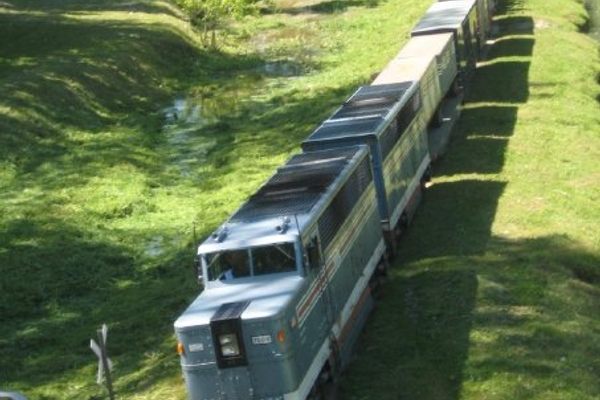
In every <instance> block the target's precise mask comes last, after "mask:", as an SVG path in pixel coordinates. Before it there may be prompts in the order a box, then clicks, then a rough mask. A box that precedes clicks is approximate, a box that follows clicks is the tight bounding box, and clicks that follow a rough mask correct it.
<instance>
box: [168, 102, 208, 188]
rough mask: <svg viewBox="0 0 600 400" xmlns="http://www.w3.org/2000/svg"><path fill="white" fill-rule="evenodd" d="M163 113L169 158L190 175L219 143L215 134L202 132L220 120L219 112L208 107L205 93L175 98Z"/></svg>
mask: <svg viewBox="0 0 600 400" xmlns="http://www.w3.org/2000/svg"><path fill="white" fill-rule="evenodd" d="M163 115H164V120H165V122H164V125H163V132H164V133H165V137H166V140H167V143H168V145H169V148H170V150H171V151H170V152H169V154H170V160H171V162H172V163H173V165H174V166H175V167H176V168H178V169H179V172H180V173H181V175H182V176H186V177H189V176H191V175H192V174H193V172H194V169H196V168H198V166H199V165H200V164H201V163H202V162H203V161H204V160H205V158H206V156H207V155H208V153H209V151H210V150H211V149H212V148H213V147H214V146H215V145H216V144H217V140H216V139H215V138H210V137H206V135H202V128H204V127H206V126H208V125H211V124H214V123H216V122H218V120H219V116H218V115H217V114H216V113H214V112H211V111H210V108H209V107H205V101H204V98H203V97H202V96H199V97H179V98H176V99H175V100H174V101H173V104H172V105H171V106H169V107H166V108H165V109H163Z"/></svg>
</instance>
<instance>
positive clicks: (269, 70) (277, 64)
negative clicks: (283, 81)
mask: <svg viewBox="0 0 600 400" xmlns="http://www.w3.org/2000/svg"><path fill="white" fill-rule="evenodd" d="M302 70H303V69H302V66H300V64H298V63H295V62H293V61H291V60H288V61H271V62H267V63H265V64H264V65H262V66H261V67H260V68H259V69H258V71H259V72H261V73H263V74H264V75H267V76H271V77H273V76H281V77H292V76H298V75H301V74H302V72H303V71H302Z"/></svg>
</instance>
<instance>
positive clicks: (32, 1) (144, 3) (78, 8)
mask: <svg viewBox="0 0 600 400" xmlns="http://www.w3.org/2000/svg"><path fill="white" fill-rule="evenodd" d="M6 4H7V6H8V7H9V8H10V9H12V10H19V11H29V10H36V11H43V12H45V13H49V14H65V13H77V12H94V11H102V12H104V11H126V12H132V13H133V12H141V13H147V14H164V15H170V16H173V17H180V16H181V15H182V14H181V13H180V12H179V11H178V10H177V9H176V8H175V7H174V6H173V5H171V4H169V3H168V2H166V1H151V0H135V1H129V0H123V1H114V0H90V1H87V2H81V1H80V0H50V1H44V2H39V1H37V0H18V1H12V2H7V3H6Z"/></svg>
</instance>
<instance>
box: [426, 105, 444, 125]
mask: <svg viewBox="0 0 600 400" xmlns="http://www.w3.org/2000/svg"><path fill="white" fill-rule="evenodd" d="M443 123H444V115H443V114H442V106H441V105H440V106H438V108H437V109H436V110H435V113H434V114H433V117H431V121H430V122H429V125H430V126H431V127H432V128H439V127H440V126H442V124H443Z"/></svg>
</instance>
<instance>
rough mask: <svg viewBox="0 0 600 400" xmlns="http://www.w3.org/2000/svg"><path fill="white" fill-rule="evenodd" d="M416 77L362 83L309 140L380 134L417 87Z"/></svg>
mask: <svg viewBox="0 0 600 400" xmlns="http://www.w3.org/2000/svg"><path fill="white" fill-rule="evenodd" d="M416 87H417V83H416V82H415V81H407V80H405V81H404V82H395V83H392V84H384V85H370V86H361V87H360V88H359V89H358V90H357V91H356V92H354V94H352V96H350V97H349V98H348V100H346V101H345V102H344V104H343V105H342V106H341V107H340V108H338V109H337V110H336V111H335V112H334V113H333V115H332V116H331V117H329V119H327V120H326V121H325V122H324V123H323V124H321V125H320V126H319V127H318V128H317V129H315V131H314V132H313V133H312V134H311V135H310V136H309V137H308V139H307V140H306V142H311V141H321V140H334V139H338V138H341V137H349V136H355V137H356V136H364V135H379V134H381V133H383V132H384V129H382V128H384V127H385V126H386V122H387V121H389V120H390V118H391V116H392V115H393V114H394V113H395V112H396V111H397V110H399V109H400V108H401V107H402V105H403V104H404V103H405V102H406V100H407V99H408V98H409V97H410V96H411V95H412V93H413V92H414V91H415V90H416Z"/></svg>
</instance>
